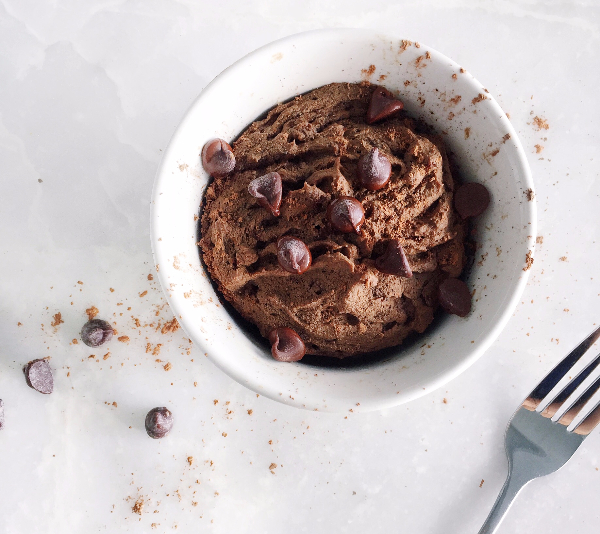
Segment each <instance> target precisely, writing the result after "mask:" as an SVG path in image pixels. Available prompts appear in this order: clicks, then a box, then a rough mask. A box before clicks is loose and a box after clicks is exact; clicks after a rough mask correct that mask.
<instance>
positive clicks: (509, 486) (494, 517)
mask: <svg viewBox="0 0 600 534" xmlns="http://www.w3.org/2000/svg"><path fill="white" fill-rule="evenodd" d="M529 482H531V479H524V478H522V477H517V476H513V473H512V470H511V471H509V473H508V476H507V477H506V482H505V483H504V486H502V489H501V490H500V494H499V495H498V498H497V499H496V502H495V503H494V506H493V507H492V510H491V512H490V515H488V517H487V519H486V520H485V523H484V524H483V526H482V527H481V530H480V531H479V534H494V532H496V529H497V528H498V527H499V526H500V523H501V522H502V520H503V519H504V516H505V515H506V512H508V509H509V508H510V507H511V505H512V503H513V501H514V500H515V498H516V497H517V495H518V494H519V492H520V491H521V490H522V489H523V488H524V487H525V486H526V485H527V484H528V483H529Z"/></svg>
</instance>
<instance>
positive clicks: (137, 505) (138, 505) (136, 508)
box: [131, 497, 144, 515]
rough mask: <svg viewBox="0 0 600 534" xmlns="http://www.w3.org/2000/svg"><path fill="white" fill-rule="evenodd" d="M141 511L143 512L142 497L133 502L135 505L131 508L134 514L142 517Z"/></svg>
mask: <svg viewBox="0 0 600 534" xmlns="http://www.w3.org/2000/svg"><path fill="white" fill-rule="evenodd" d="M143 510H144V499H143V498H142V497H140V498H139V499H138V500H137V501H135V504H134V505H133V507H132V508H131V511H132V512H133V513H134V514H138V515H142V512H143Z"/></svg>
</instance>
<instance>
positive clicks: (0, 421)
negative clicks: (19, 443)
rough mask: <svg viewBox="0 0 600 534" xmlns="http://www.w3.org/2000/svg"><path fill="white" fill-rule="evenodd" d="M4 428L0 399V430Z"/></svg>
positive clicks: (0, 401) (2, 406) (2, 403)
mask: <svg viewBox="0 0 600 534" xmlns="http://www.w3.org/2000/svg"><path fill="white" fill-rule="evenodd" d="M3 428H4V401H3V400H2V399H0V430H2V429H3Z"/></svg>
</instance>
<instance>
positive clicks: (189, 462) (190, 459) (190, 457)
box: [187, 456, 194, 465]
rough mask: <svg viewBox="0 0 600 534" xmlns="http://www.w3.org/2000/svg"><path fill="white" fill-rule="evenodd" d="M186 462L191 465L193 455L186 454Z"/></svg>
mask: <svg viewBox="0 0 600 534" xmlns="http://www.w3.org/2000/svg"><path fill="white" fill-rule="evenodd" d="M187 463H188V464H190V465H192V464H193V463H194V457H193V456H188V457H187Z"/></svg>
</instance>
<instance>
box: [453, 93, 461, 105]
mask: <svg viewBox="0 0 600 534" xmlns="http://www.w3.org/2000/svg"><path fill="white" fill-rule="evenodd" d="M461 100H462V96H460V95H456V96H455V97H452V98H451V99H450V102H452V104H454V105H455V106H456V104H458V103H459V102H460V101H461Z"/></svg>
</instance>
